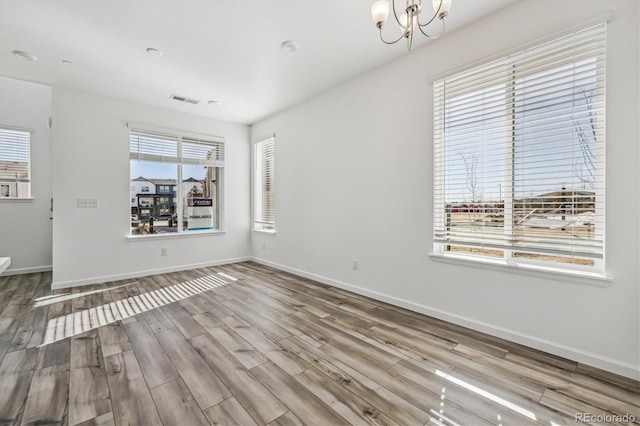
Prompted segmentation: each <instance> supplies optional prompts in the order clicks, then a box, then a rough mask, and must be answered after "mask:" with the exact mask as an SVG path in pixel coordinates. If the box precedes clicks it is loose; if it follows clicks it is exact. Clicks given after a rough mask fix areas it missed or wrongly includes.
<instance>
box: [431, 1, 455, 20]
mask: <svg viewBox="0 0 640 426" xmlns="http://www.w3.org/2000/svg"><path fill="white" fill-rule="evenodd" d="M431 4H432V5H433V11H434V12H435V14H436V15H437V16H438V18H439V19H444V18H446V17H447V15H448V14H449V11H450V10H451V0H432V1H431Z"/></svg>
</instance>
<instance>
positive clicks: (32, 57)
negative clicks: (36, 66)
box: [11, 50, 38, 62]
mask: <svg viewBox="0 0 640 426" xmlns="http://www.w3.org/2000/svg"><path fill="white" fill-rule="evenodd" d="M11 53H13V54H14V55H15V56H17V57H18V58H20V59H22V60H23V61H29V62H35V61H37V60H38V57H37V56H36V55H34V54H33V53H29V52H23V51H22V50H14V51H13V52H11Z"/></svg>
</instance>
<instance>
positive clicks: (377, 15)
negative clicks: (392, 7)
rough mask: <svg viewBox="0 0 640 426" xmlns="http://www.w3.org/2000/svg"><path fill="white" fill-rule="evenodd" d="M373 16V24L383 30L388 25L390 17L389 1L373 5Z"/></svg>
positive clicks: (381, 0)
mask: <svg viewBox="0 0 640 426" xmlns="http://www.w3.org/2000/svg"><path fill="white" fill-rule="evenodd" d="M371 16H372V17H373V22H374V23H375V24H376V25H377V26H378V28H381V27H382V26H383V25H384V24H386V23H387V18H388V17H389V2H388V1H387V0H378V1H376V2H375V3H373V5H371Z"/></svg>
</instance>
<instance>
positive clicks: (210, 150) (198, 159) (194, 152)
mask: <svg viewBox="0 0 640 426" xmlns="http://www.w3.org/2000/svg"><path fill="white" fill-rule="evenodd" d="M130 152H131V154H130V158H131V159H132V160H142V161H158V162H169V163H181V164H196V165H205V166H224V142H222V141H217V140H214V139H213V138H212V139H210V140H209V139H203V138H195V137H188V136H180V135H178V134H171V133H166V132H159V131H152V130H140V129H135V128H132V129H131V132H130Z"/></svg>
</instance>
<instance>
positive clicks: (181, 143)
mask: <svg viewBox="0 0 640 426" xmlns="http://www.w3.org/2000/svg"><path fill="white" fill-rule="evenodd" d="M130 135H131V136H130V147H131V151H130V152H131V155H130V157H131V160H130V163H131V164H130V166H131V172H130V173H131V174H130V176H131V182H132V187H135V188H134V189H133V190H132V194H131V195H132V197H135V198H137V199H138V203H137V205H135V206H134V205H132V206H131V214H132V215H133V214H138V215H139V221H138V222H134V221H132V223H131V234H132V235H139V234H156V233H180V232H189V231H195V230H218V229H222V227H223V220H222V219H223V218H222V207H221V206H222V193H221V191H220V189H219V188H220V184H221V182H222V178H223V173H222V170H223V166H224V141H223V139H222V138H217V137H212V136H194V135H188V134H181V133H180V132H175V133H173V132H166V131H157V130H149V129H139V128H136V127H132V128H131V132H130ZM136 182H148V183H149V185H146V184H145V185H144V186H140V193H139V194H138V193H136V194H134V192H133V191H137V187H136ZM178 182H181V184H178ZM145 188H147V189H148V191H147V192H148V194H146V193H145V194H142V193H143V192H145V191H144V189H145ZM152 188H153V191H152ZM154 191H155V192H154Z"/></svg>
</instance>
